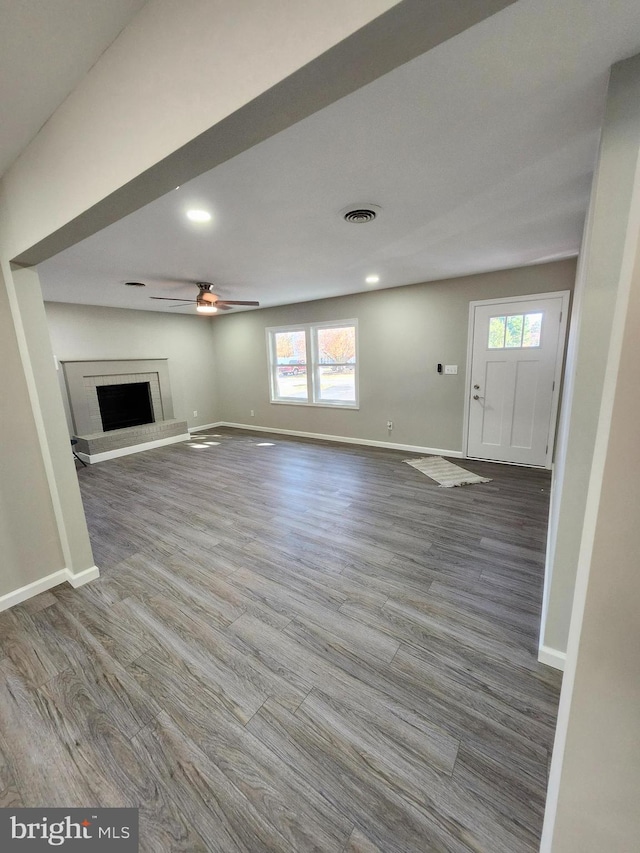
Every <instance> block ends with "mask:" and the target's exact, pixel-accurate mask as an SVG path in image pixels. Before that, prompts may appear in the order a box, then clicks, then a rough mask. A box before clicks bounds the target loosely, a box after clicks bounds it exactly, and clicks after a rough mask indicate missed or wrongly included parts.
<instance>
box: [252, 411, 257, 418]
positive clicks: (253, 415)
mask: <svg viewBox="0 0 640 853" xmlns="http://www.w3.org/2000/svg"><path fill="white" fill-rule="evenodd" d="M255 414H256V413H255V412H254V411H253V409H251V417H252V418H254V417H255Z"/></svg>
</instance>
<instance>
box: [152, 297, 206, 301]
mask: <svg viewBox="0 0 640 853" xmlns="http://www.w3.org/2000/svg"><path fill="white" fill-rule="evenodd" d="M149 299H164V301H165V302H196V301H197V300H196V299H176V298H175V297H173V296H150V297H149Z"/></svg>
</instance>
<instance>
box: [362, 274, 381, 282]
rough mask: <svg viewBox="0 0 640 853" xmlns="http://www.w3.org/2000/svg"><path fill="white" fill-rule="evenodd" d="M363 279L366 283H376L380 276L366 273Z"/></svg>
mask: <svg viewBox="0 0 640 853" xmlns="http://www.w3.org/2000/svg"><path fill="white" fill-rule="evenodd" d="M365 281H366V282H367V284H377V283H378V282H379V281H380V276H379V275H368V276H367V277H366V278H365Z"/></svg>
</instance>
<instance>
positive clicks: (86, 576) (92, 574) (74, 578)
mask: <svg viewBox="0 0 640 853" xmlns="http://www.w3.org/2000/svg"><path fill="white" fill-rule="evenodd" d="M67 574H68V577H67V580H68V581H69V583H70V584H71V586H72V587H73V588H74V589H77V588H78V587H79V586H84V585H85V584H86V583H89V581H94V580H96V578H99V577H100V569H99V568H98V567H97V566H90V567H89V568H88V569H83V570H82V571H81V572H76V574H75V575H74V574H72V573H71V572H70V571H69V570H68V569H67Z"/></svg>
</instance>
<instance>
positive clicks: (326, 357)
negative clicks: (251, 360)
mask: <svg viewBox="0 0 640 853" xmlns="http://www.w3.org/2000/svg"><path fill="white" fill-rule="evenodd" d="M267 348H268V354H269V374H270V389H271V402H272V403H301V404H306V405H310V406H339V407H342V408H357V406H358V362H357V357H356V353H357V322H356V321H355V320H340V321H338V322H335V323H311V324H305V325H301V326H287V327H285V328H278V329H267Z"/></svg>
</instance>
